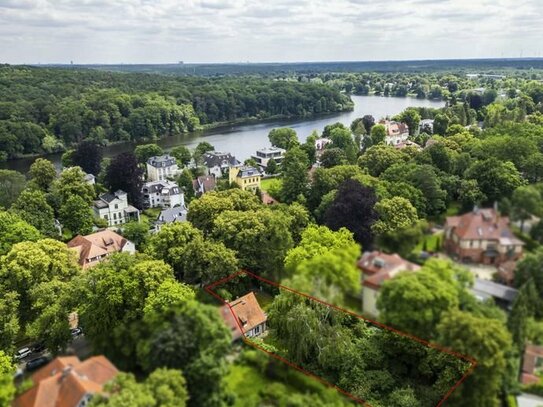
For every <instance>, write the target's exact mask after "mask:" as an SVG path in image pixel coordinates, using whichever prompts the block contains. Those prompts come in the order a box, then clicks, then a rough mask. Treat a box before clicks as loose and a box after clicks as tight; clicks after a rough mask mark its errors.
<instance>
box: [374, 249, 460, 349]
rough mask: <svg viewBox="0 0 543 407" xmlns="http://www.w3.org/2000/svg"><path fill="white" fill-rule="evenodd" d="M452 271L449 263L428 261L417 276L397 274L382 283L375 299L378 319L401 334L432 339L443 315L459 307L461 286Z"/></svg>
mask: <svg viewBox="0 0 543 407" xmlns="http://www.w3.org/2000/svg"><path fill="white" fill-rule="evenodd" d="M455 272H456V270H455V268H454V267H453V266H452V265H451V264H450V263H448V262H446V261H443V260H435V259H431V260H428V261H427V262H426V263H425V265H424V266H423V267H422V269H421V270H419V271H418V272H416V273H412V272H405V273H400V274H398V275H396V276H395V277H394V278H393V279H391V280H388V281H385V282H384V284H383V286H382V288H381V292H380V293H379V298H378V299H377V308H378V309H379V312H380V314H379V315H380V319H381V320H382V321H383V322H384V323H386V324H390V325H391V326H393V327H395V328H397V329H399V330H401V331H404V332H408V333H410V334H412V335H415V336H418V337H421V338H425V339H432V338H433V337H435V335H436V326H437V325H438V323H439V322H440V321H441V318H442V314H443V313H445V312H447V311H450V310H452V309H456V308H458V305H459V295H460V290H461V287H459V283H458V282H457V280H456V276H455Z"/></svg>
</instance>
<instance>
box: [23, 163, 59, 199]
mask: <svg viewBox="0 0 543 407" xmlns="http://www.w3.org/2000/svg"><path fill="white" fill-rule="evenodd" d="M28 177H29V178H30V179H31V180H32V181H33V182H34V184H36V185H37V186H38V188H40V189H41V190H42V191H44V192H47V191H48V190H49V188H50V187H51V184H52V183H53V181H54V180H55V178H56V177H57V170H56V169H55V166H54V165H53V163H52V162H51V161H49V160H46V159H45V158H37V159H36V161H34V162H33V163H32V165H31V166H30V169H29V171H28Z"/></svg>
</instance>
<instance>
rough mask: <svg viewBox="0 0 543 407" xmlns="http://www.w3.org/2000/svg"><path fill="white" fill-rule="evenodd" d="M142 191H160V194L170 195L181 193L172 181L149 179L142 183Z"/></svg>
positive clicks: (152, 192) (151, 192)
mask: <svg viewBox="0 0 543 407" xmlns="http://www.w3.org/2000/svg"><path fill="white" fill-rule="evenodd" d="M141 190H142V191H145V193H150V194H154V193H157V192H159V193H161V194H162V195H167V196H172V195H179V194H181V190H180V189H179V186H178V185H177V184H176V183H175V182H172V181H166V180H165V181H150V182H146V183H145V184H143V186H142V187H141Z"/></svg>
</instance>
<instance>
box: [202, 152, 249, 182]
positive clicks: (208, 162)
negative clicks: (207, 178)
mask: <svg viewBox="0 0 543 407" xmlns="http://www.w3.org/2000/svg"><path fill="white" fill-rule="evenodd" d="M202 160H203V162H204V166H205V167H206V174H207V175H213V176H214V177H215V178H221V177H222V176H223V175H226V174H228V170H229V169H230V167H234V166H236V165H239V164H240V162H239V161H238V160H236V157H234V156H233V155H232V154H230V153H223V152H221V151H208V152H207V153H205V154H204V155H203V156H202Z"/></svg>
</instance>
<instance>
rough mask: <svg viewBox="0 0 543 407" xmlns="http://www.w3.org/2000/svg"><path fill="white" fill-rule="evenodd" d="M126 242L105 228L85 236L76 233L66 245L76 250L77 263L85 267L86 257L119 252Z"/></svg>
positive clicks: (90, 257)
mask: <svg viewBox="0 0 543 407" xmlns="http://www.w3.org/2000/svg"><path fill="white" fill-rule="evenodd" d="M128 242H129V240H127V239H125V238H124V237H122V236H121V235H119V234H117V233H115V232H113V231H112V230H108V229H105V230H101V231H99V232H96V233H92V234H90V235H86V236H81V235H77V236H76V237H74V238H73V239H72V240H70V241H69V242H68V243H67V245H68V247H70V248H73V249H74V250H76V251H77V253H78V255H79V264H80V265H81V266H83V267H85V266H86V265H87V262H86V260H87V259H92V258H95V257H101V256H105V255H108V254H110V253H115V252H119V251H121V250H122V249H123V247H124V246H125V245H126V244H127V243H128Z"/></svg>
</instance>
